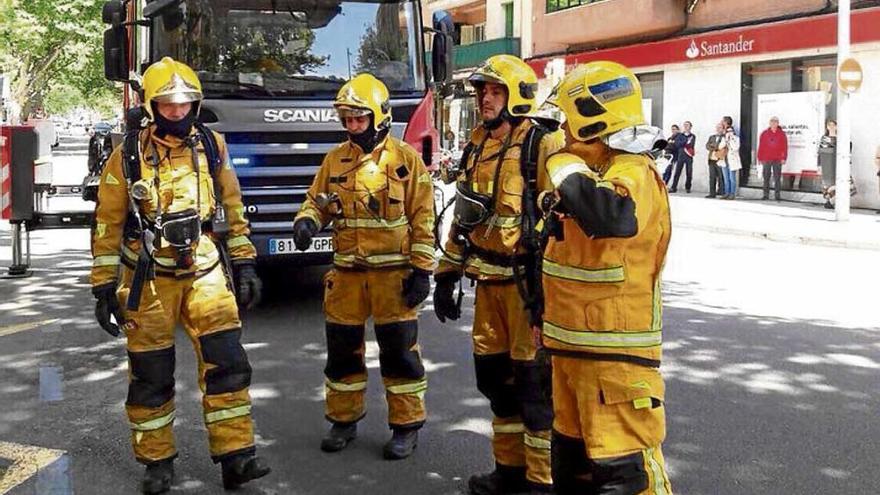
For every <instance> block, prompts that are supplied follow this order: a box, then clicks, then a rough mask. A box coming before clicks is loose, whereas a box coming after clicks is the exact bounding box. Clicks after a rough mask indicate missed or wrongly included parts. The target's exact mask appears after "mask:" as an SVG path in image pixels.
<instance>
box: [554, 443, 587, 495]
mask: <svg viewBox="0 0 880 495" xmlns="http://www.w3.org/2000/svg"><path fill="white" fill-rule="evenodd" d="M551 443H552V456H551V457H552V463H553V488H554V489H555V490H556V493H557V494H559V495H583V494H589V493H597V492H596V491H595V490H596V486H595V485H594V484H593V475H592V473H591V472H590V466H589V463H588V461H587V449H586V445H585V444H584V442H583V440H581V439H579V438H572V437H568V436H565V435H563V434H561V433H559V432H558V431H555V430H554V431H553V438H552V442H551Z"/></svg>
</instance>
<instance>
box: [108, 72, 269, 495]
mask: <svg viewBox="0 0 880 495" xmlns="http://www.w3.org/2000/svg"><path fill="white" fill-rule="evenodd" d="M143 90H144V107H143V109H144V112H145V114H146V116H147V118H148V120H149V121H150V125H149V126H148V127H147V128H146V129H143V130H134V131H129V133H128V134H127V135H126V137H125V141H124V143H123V144H122V145H121V146H120V147H118V148H117V149H116V150H115V151H114V152H113V154H112V155H111V157H110V159H109V161H108V162H107V166H106V167H105V168H104V171H103V173H102V175H101V182H100V186H99V189H98V202H97V208H96V212H95V216H96V219H95V225H94V228H93V232H92V253H93V256H94V262H93V265H92V266H93V267H92V273H91V284H92V292H93V294H94V295H95V297H96V298H97V306H96V309H95V314H96V317H97V319H98V322H99V323H100V325H101V327H102V328H103V329H104V330H106V331H107V332H108V333H110V334H111V335H113V336H114V337H115V336H118V335H119V334H120V327H121V329H122V330H123V331H124V332H125V337H126V339H127V344H126V348H127V351H128V361H129V374H130V383H129V389H128V399H127V400H126V403H125V408H126V412H127V414H128V419H129V422H130V424H131V430H132V431H131V442H132V446H133V448H134V454H135V457H136V459H137V460H138V461H139V462H141V463H143V464H145V465H146V472H145V475H144V479H143V484H142V490H143V492H144V493H163V492H166V491H168V490H169V489H170V487H171V483H172V478H173V474H174V470H173V461H174V459H175V458H176V457H177V448H176V446H175V441H174V433H173V431H172V426H173V422H174V415H175V405H174V365H175V343H174V330H175V327H176V325H177V324H178V322H180V323H181V324H182V325H183V327H184V329H185V330H186V332H187V334H188V336H189V338H190V340H191V341H192V343H193V346H194V347H195V350H196V356H197V359H198V371H199V387H200V388H201V391H202V396H203V399H202V405H203V409H204V420H205V425H206V427H207V430H208V443H209V445H210V452H211V458H212V459H213V461H214V462H215V463H220V464H221V467H222V470H221V473H222V478H223V485H224V487H226V488H234V487H237V486H239V485H241V484H243V483H246V482H248V481H250V480H253V479H256V478H259V477H262V476H265V475H266V474H268V473H269V468H268V467H267V466H266V464H265V462H264V461H263V460H261V459H260V458H258V457H255V445H254V424H253V421H252V419H251V414H250V411H251V400H250V396H249V394H248V387H249V385H250V381H251V366H250V364H249V362H248V358H247V355H246V354H245V350H244V348H243V347H242V345H241V343H240V338H241V321H240V319H239V312H238V306H237V304H236V297H237V299H238V303H240V304H241V305H242V306H244V307H252V306H253V305H254V304H256V302H257V301H258V300H259V297H260V281H259V278H257V275H256V272H255V270H254V258H255V256H256V252H255V250H254V247H253V245H252V244H251V242H250V240H249V239H248V234H249V229H248V223H247V220H246V219H245V217H244V208H243V206H242V201H241V192H240V190H239V186H238V180H237V179H236V176H235V172H234V171H233V170H232V167H231V165H230V163H229V161H228V156H227V153H226V144H225V143H224V141H223V139H222V137H221V136H220V135H219V134H216V133H214V132H213V131H210V130H208V129H207V128H206V127H203V126H202V125H201V124H199V123H197V122H196V117H197V115H198V112H199V105H200V103H201V100H202V90H201V84H200V82H199V80H198V77H197V76H196V74H195V72H193V71H192V69H190V68H189V67H187V66H186V65H185V64H183V63H180V62H176V61H174V60H173V59H171V58H169V57H165V58H163V59H162V60H160V61H159V62H156V63H154V64H153V65H151V66H150V67H149V68H148V69H147V70H146V71H145V72H144V77H143ZM224 260H226V261H227V262H226V263H224ZM227 266H231V267H232V270H231V271H232V273H227V272H226V268H227ZM228 277H233V278H234V281H235V284H234V286H235V287H236V288H237V291H236V292H237V293H236V294H233V291H232V290H230V285H231V284H229V282H228ZM111 316H112V317H113V318H115V320H116V323H114V322H113V321H112V320H111Z"/></svg>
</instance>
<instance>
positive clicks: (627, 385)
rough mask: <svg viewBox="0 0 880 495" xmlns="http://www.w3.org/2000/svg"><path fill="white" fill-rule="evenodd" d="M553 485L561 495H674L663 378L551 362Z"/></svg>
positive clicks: (609, 365)
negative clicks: (610, 493) (665, 445)
mask: <svg viewBox="0 0 880 495" xmlns="http://www.w3.org/2000/svg"><path fill="white" fill-rule="evenodd" d="M552 362H553V412H554V414H555V418H554V420H553V479H554V482H555V485H554V488H555V489H556V493H558V494H560V495H570V494H582V493H604V492H605V491H606V490H607V489H608V488H609V487H615V488H616V490H617V491H615V492H614V493H621V494H627V495H636V494H651V495H671V494H672V487H671V485H670V483H669V476H668V475H667V474H666V468H665V466H664V460H663V453H662V451H661V449H660V444H661V443H662V442H663V439H664V438H665V437H666V420H665V413H664V405H663V398H664V386H663V378H662V376H661V375H660V371H659V370H657V369H656V368H648V367H645V366H640V365H636V364H631V363H625V362H611V361H595V360H590V359H583V358H580V357H570V356H562V355H554V356H553V358H552Z"/></svg>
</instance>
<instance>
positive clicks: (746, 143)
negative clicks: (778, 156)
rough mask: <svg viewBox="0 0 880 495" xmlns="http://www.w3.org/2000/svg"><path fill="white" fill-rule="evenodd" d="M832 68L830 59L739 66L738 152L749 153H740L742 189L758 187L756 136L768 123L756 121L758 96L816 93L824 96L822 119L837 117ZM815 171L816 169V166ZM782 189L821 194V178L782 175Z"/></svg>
mask: <svg viewBox="0 0 880 495" xmlns="http://www.w3.org/2000/svg"><path fill="white" fill-rule="evenodd" d="M836 67H837V61H836V58H835V57H834V56H823V57H810V58H798V59H790V60H774V61H768V62H758V63H751V64H743V66H742V100H741V108H740V112H741V115H742V129H741V130H740V137H741V141H742V146H741V148H740V149H741V150H750V151H749V152H745V151H743V152H741V154H742V161H743V169H742V172H741V174H742V175H741V181H742V185H743V186H744V187H762V181H761V176H760V171H759V170H758V167H757V166H755V165H756V164H757V158H756V153H757V151H756V150H757V145H758V140H759V136H760V135H761V132H763V131H764V130H765V129H766V128H767V126H768V122H763V121H760V122H759V121H758V119H759V115H758V100H759V96H760V95H768V94H778V93H797V92H802V91H820V92H823V93H824V94H825V95H826V96H825V109H824V110H825V119H826V120H829V119H835V118H836V115H837V83H836V81H835V71H836ZM783 126H784V123H783ZM817 144H818V143H817ZM817 161H818V158H817ZM816 168H817V169H818V165H817V167H816ZM782 189H783V190H788V191H796V192H821V191H822V181H821V175H820V173H819V172H816V173H813V172H804V173H800V174H794V173H791V174H783V181H782Z"/></svg>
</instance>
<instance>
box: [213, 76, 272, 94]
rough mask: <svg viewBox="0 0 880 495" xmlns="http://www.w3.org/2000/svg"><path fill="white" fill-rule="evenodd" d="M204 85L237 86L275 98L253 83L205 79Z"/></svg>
mask: <svg viewBox="0 0 880 495" xmlns="http://www.w3.org/2000/svg"><path fill="white" fill-rule="evenodd" d="M205 84H220V85H225V86H237V87H239V88H247V89H253V90H256V91H259V92H260V93H261V94H263V95H266V96H275V94H274V93H272V92H271V91H269V90H268V89H266V88H265V87H263V86H260V85H259V84H254V83H246V82H241V81H221V80H212V79H207V80H205Z"/></svg>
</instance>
